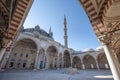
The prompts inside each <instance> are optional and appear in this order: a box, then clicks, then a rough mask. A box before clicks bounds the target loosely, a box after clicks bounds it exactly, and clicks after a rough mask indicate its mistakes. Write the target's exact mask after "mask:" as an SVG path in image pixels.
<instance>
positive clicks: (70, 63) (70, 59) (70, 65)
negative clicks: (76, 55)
mask: <svg viewBox="0 0 120 80" xmlns="http://www.w3.org/2000/svg"><path fill="white" fill-rule="evenodd" d="M70 67H72V55H71V56H70Z"/></svg>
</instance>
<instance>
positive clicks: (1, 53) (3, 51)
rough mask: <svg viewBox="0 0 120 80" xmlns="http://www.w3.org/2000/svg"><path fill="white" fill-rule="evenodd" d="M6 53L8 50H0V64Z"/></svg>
mask: <svg viewBox="0 0 120 80" xmlns="http://www.w3.org/2000/svg"><path fill="white" fill-rule="evenodd" d="M5 51H6V48H2V49H1V50H0V62H1V61H2V58H3V55H4V53H5Z"/></svg>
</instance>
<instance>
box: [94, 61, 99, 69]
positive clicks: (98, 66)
mask: <svg viewBox="0 0 120 80" xmlns="http://www.w3.org/2000/svg"><path fill="white" fill-rule="evenodd" d="M95 62H96V66H97V69H98V70H100V68H99V65H98V61H97V59H95Z"/></svg>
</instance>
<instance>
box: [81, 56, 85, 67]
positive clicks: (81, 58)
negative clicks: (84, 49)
mask: <svg viewBox="0 0 120 80" xmlns="http://www.w3.org/2000/svg"><path fill="white" fill-rule="evenodd" d="M81 65H82V69H85V65H84V64H83V59H82V58H81Z"/></svg>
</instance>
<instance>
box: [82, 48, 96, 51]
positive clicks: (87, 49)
mask: <svg viewBox="0 0 120 80" xmlns="http://www.w3.org/2000/svg"><path fill="white" fill-rule="evenodd" d="M87 51H94V49H91V48H86V49H84V50H83V52H87Z"/></svg>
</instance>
